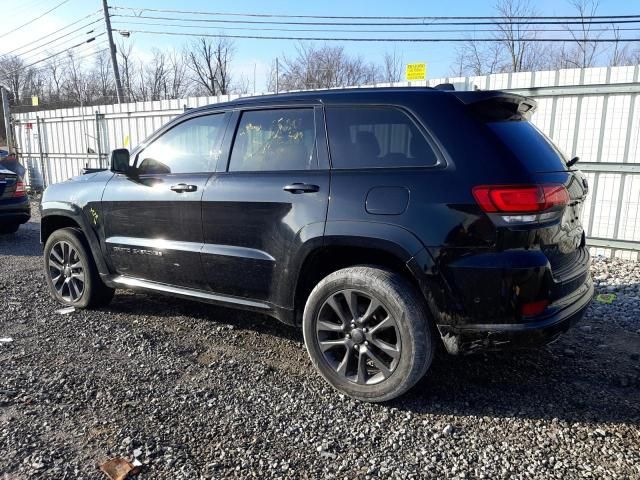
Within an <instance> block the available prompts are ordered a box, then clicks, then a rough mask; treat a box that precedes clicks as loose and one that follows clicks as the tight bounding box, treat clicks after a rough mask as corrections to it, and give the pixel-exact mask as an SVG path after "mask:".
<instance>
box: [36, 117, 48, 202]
mask: <svg viewBox="0 0 640 480" xmlns="http://www.w3.org/2000/svg"><path fill="white" fill-rule="evenodd" d="M36 129H37V133H38V152H39V154H40V174H41V175H42V190H43V191H44V189H45V188H47V173H46V171H45V167H44V152H43V151H42V132H41V131H40V117H39V116H36Z"/></svg>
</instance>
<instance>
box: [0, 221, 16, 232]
mask: <svg viewBox="0 0 640 480" xmlns="http://www.w3.org/2000/svg"><path fill="white" fill-rule="evenodd" d="M18 228H20V224H19V223H8V224H6V225H0V235H2V234H6V233H16V232H17V231H18Z"/></svg>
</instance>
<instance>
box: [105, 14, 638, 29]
mask: <svg viewBox="0 0 640 480" xmlns="http://www.w3.org/2000/svg"><path fill="white" fill-rule="evenodd" d="M110 16H111V17H127V18H144V19H148V20H170V21H180V22H204V23H231V24H259V25H262V24H265V25H319V26H332V25H333V26H351V27H354V26H367V27H376V26H377V27H390V26H394V27H405V26H418V25H422V26H430V25H457V26H467V27H470V26H471V27H473V26H480V25H494V26H497V25H510V26H511V25H593V24H618V23H640V15H636V16H634V19H633V20H631V19H629V20H615V21H611V20H589V21H573V20H571V21H555V20H554V21H546V20H541V21H521V20H508V19H506V20H505V18H502V19H501V20H500V21H492V22H485V21H480V22H449V21H447V22H439V21H438V22H435V23H434V22H430V23H426V22H401V23H397V22H384V23H380V22H375V23H371V22H367V23H364V22H359V23H353V22H299V21H273V20H228V19H219V18H216V19H213V18H176V17H157V16H150V15H120V14H113V15H110Z"/></svg>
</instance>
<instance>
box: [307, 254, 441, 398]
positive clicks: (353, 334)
mask: <svg viewBox="0 0 640 480" xmlns="http://www.w3.org/2000/svg"><path fill="white" fill-rule="evenodd" d="M367 297H368V298H369V299H370V301H371V303H367ZM347 298H349V299H350V300H349V302H348V301H347ZM374 301H375V302H378V304H379V305H380V306H379V307H375V306H374V305H375V303H374ZM349 305H351V306H349ZM372 307H373V311H370V310H371V308H372ZM354 310H355V312H356V313H355V314H354V313H353V312H354ZM354 317H355V318H354ZM345 322H347V323H348V325H346V324H345ZM302 324H303V325H302V326H303V333H304V342H305V345H306V347H307V352H308V353H309V356H310V357H311V361H312V362H313V365H314V366H315V367H316V368H317V369H318V371H319V372H320V374H321V375H322V376H323V377H324V379H325V380H326V381H327V382H328V383H329V384H330V385H331V386H333V387H334V388H336V389H337V390H339V391H341V392H344V393H346V394H347V395H349V396H350V397H353V398H356V399H359V400H364V401H368V402H383V401H387V400H391V399H393V398H396V397H398V396H400V395H402V394H403V393H405V392H406V391H407V390H409V389H410V388H411V387H413V386H414V385H415V384H416V382H417V381H418V380H420V379H421V378H422V377H423V376H424V374H425V373H426V371H427V369H428V368H429V366H430V365H431V360H432V357H433V351H434V348H435V344H434V341H433V337H432V330H431V328H430V323H429V318H428V313H427V307H426V302H425V301H424V299H423V297H422V295H421V294H420V292H419V291H418V290H417V289H416V288H415V287H414V286H413V285H411V283H409V281H408V280H406V279H405V278H404V277H403V276H402V275H400V274H398V273H396V272H393V271H390V270H385V269H382V268H378V267H373V266H356V267H350V268H345V269H342V270H338V271H336V272H334V273H332V274H330V275H328V276H327V277H325V278H324V279H323V280H322V281H320V283H318V285H317V286H316V287H315V288H314V289H313V291H312V292H311V294H310V295H309V298H308V299H307V304H306V306H305V309H304V315H303V320H302ZM354 325H355V328H354ZM367 325H369V326H367ZM340 326H342V328H341V329H340V330H339V329H338V327H340ZM383 336H384V337H383ZM323 348H324V351H323ZM352 349H353V351H352ZM387 352H388V353H387ZM354 358H355V360H354ZM374 358H375V361H374ZM354 362H355V364H354ZM361 367H362V368H361ZM354 368H355V370H354ZM376 370H377V373H376Z"/></svg>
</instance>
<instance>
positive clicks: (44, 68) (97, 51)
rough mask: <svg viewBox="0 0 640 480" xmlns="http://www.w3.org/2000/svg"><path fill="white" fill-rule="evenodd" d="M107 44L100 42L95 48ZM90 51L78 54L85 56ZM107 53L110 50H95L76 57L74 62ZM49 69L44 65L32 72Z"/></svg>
mask: <svg viewBox="0 0 640 480" xmlns="http://www.w3.org/2000/svg"><path fill="white" fill-rule="evenodd" d="M106 44H107V42H106V41H103V42H100V43H98V44H97V45H95V48H98V47H102V46H104V45H106ZM88 51H89V49H87V50H84V51H78V53H80V54H85V53H87V52H88ZM106 51H108V49H107V48H103V49H102V50H95V51H93V52H91V53H88V54H87V55H82V56H80V57H74V60H76V61H80V60H84V59H86V58H90V57H93V56H95V55H98V54H100V53H103V52H106ZM47 68H49V67H48V66H47V65H42V66H41V67H36V68H34V69H33V70H31V71H33V72H42V71H44V70H46V69H47Z"/></svg>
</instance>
